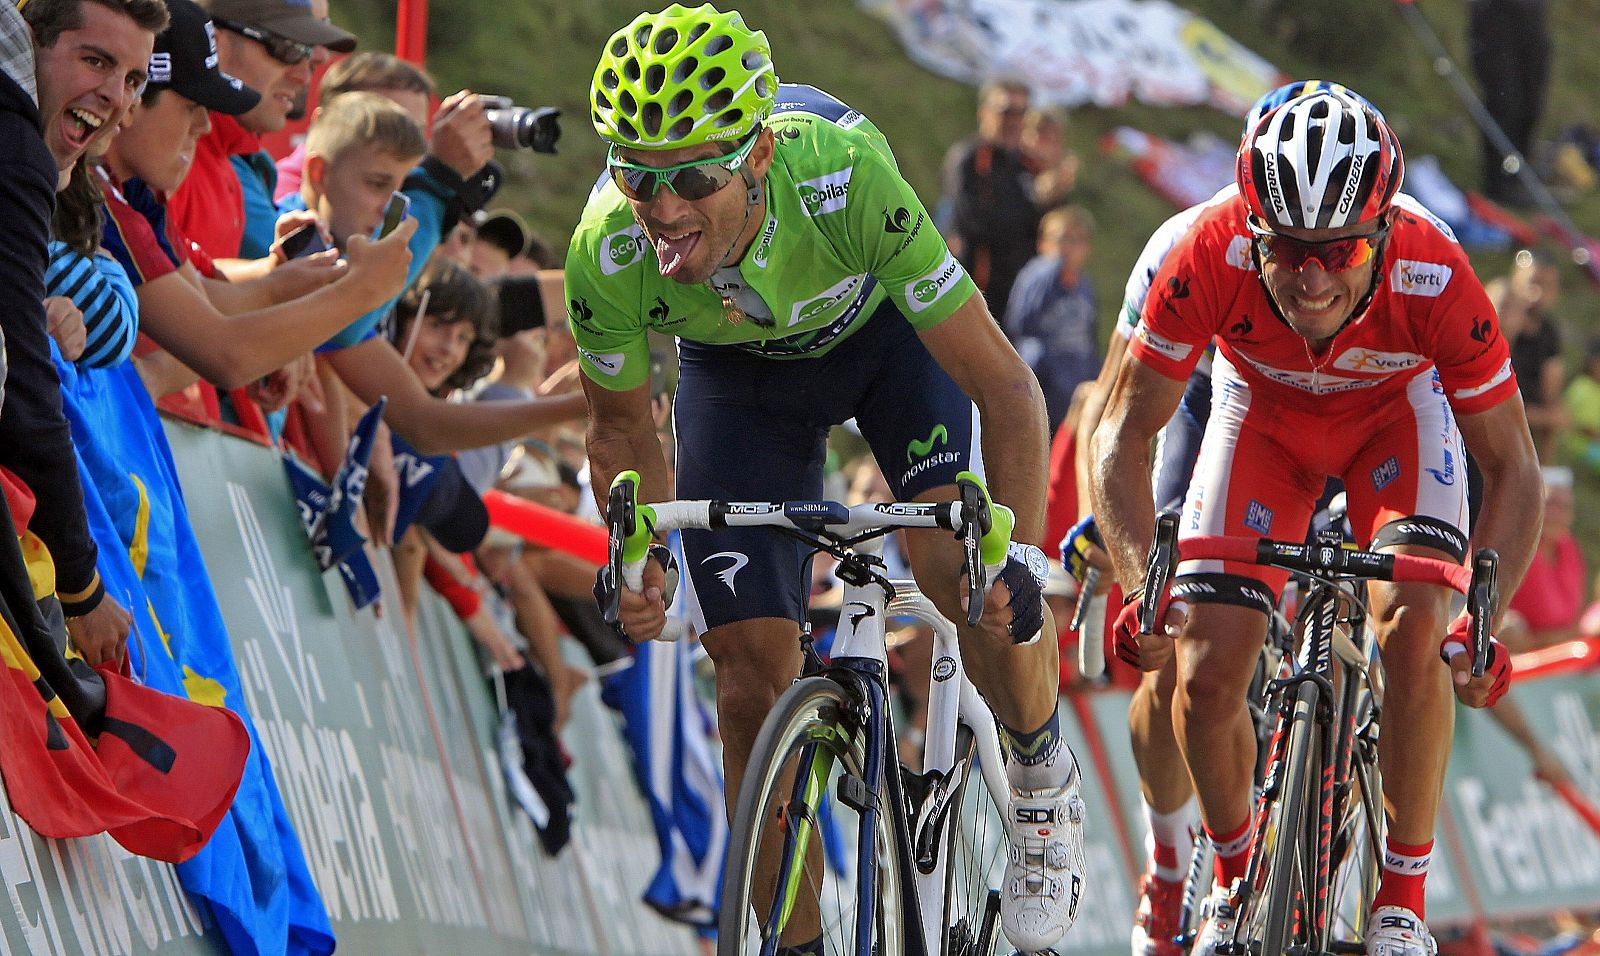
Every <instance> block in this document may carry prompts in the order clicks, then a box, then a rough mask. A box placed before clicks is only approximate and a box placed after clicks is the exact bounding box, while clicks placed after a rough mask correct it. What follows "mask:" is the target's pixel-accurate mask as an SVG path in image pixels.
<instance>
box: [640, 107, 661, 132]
mask: <svg viewBox="0 0 1600 956" xmlns="http://www.w3.org/2000/svg"><path fill="white" fill-rule="evenodd" d="M639 121H640V122H642V123H644V131H645V132H646V133H649V134H650V135H651V136H659V135H661V104H660V103H646V104H644V109H643V110H641V111H640V113H639Z"/></svg>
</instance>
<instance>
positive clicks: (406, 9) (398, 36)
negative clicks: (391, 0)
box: [394, 0, 428, 66]
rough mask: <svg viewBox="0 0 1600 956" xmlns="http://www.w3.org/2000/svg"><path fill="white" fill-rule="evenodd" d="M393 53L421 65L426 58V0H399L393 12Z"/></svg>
mask: <svg viewBox="0 0 1600 956" xmlns="http://www.w3.org/2000/svg"><path fill="white" fill-rule="evenodd" d="M394 55H395V56H397V57H399V58H400V59H402V60H406V61H408V62H411V63H415V64H416V65H418V66H421V65H422V64H423V62H424V61H425V60H427V58H428V0H400V7H399V9H398V10H397V11H396V12H395V24H394Z"/></svg>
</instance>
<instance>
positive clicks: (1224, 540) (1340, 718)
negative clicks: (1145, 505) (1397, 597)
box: [1140, 513, 1498, 956]
mask: <svg viewBox="0 0 1600 956" xmlns="http://www.w3.org/2000/svg"><path fill="white" fill-rule="evenodd" d="M1177 538H1178V519H1177V516H1176V515H1175V514H1171V513H1167V514H1163V515H1161V516H1160V517H1159V518H1158V519H1157V523H1156V537H1155V542H1154V544H1153V545H1152V547H1151V551H1150V557H1149V564H1148V569H1147V574H1146V579H1145V584H1146V591H1145V594H1144V597H1143V599H1142V604H1141V607H1140V626H1141V628H1142V629H1144V631H1145V633H1153V631H1154V628H1155V625H1156V623H1157V622H1156V614H1157V609H1158V607H1159V603H1160V597H1161V595H1162V594H1163V593H1164V592H1165V591H1166V588H1167V585H1168V584H1169V583H1170V581H1171V579H1172V575H1173V573H1174V570H1175V568H1176V567H1177V564H1178V562H1179V561H1180V560H1183V561H1190V560H1224V561H1238V562H1244V563H1250V564H1258V565H1264V566H1270V567H1278V568H1283V569H1285V570H1288V571H1290V572H1293V573H1297V574H1298V575H1300V576H1301V578H1302V580H1303V583H1304V584H1305V585H1307V587H1308V589H1307V590H1306V593H1305V594H1304V596H1303V597H1302V598H1301V601H1300V606H1299V609H1298V611H1297V612H1296V614H1295V619H1294V625H1293V628H1292V634H1293V636H1294V638H1295V644H1294V645H1293V646H1294V647H1296V648H1297V652H1296V653H1295V654H1292V655H1287V656H1285V657H1284V658H1283V659H1282V663H1281V666H1280V669H1279V671H1278V674H1277V676H1276V677H1274V678H1273V679H1271V680H1270V681H1268V682H1267V683H1266V701H1267V704H1268V706H1267V712H1268V713H1271V714H1274V715H1275V716H1276V723H1275V726H1274V731H1273V734H1272V737H1271V740H1270V742H1269V744H1268V747H1267V750H1266V755H1267V756H1266V761H1265V763H1264V764H1262V765H1261V766H1260V770H1259V772H1258V776H1257V785H1258V786H1259V788H1260V793H1259V796H1258V797H1257V799H1256V808H1255V814H1254V820H1255V832H1254V836H1253V838H1252V843H1251V850H1250V861H1249V865H1248V867H1247V869H1246V873H1245V876H1244V878H1243V879H1242V880H1240V881H1238V882H1236V883H1235V885H1234V886H1233V887H1232V888H1231V893H1230V899H1229V903H1230V905H1232V906H1234V907H1235V911H1236V912H1237V913H1238V914H1239V919H1238V921H1237V923H1236V925H1235V929H1234V935H1233V937H1232V939H1231V940H1229V941H1227V942H1225V943H1224V944H1223V946H1222V948H1221V949H1219V952H1220V953H1225V954H1229V956H1283V954H1290V956H1322V954H1329V953H1351V954H1360V953H1365V952H1366V949H1365V945H1364V942H1363V940H1364V937H1365V935H1366V929H1367V926H1366V923H1367V918H1368V916H1369V914H1370V912H1371V907H1372V900H1373V896H1374V894H1375V893H1376V892H1377V886H1378V880H1379V877H1380V875H1381V872H1382V869H1381V867H1382V860H1383V852H1384V840H1383V833H1384V831H1383V827H1384V817H1383V785H1382V779H1381V777H1380V775H1379V770H1378V734H1379V727H1380V723H1381V721H1380V718H1381V715H1382V710H1383V706H1382V705H1383V676H1382V665H1381V664H1380V662H1379V658H1378V654H1377V647H1376V639H1375V636H1374V633H1373V631H1372V629H1371V628H1370V627H1369V626H1368V621H1367V606H1366V596H1365V586H1364V585H1365V582H1366V581H1369V580H1383V581H1414V582H1421V583H1427V584H1437V585H1442V586H1444V587H1448V588H1451V589H1453V590H1455V591H1458V592H1461V593H1463V594H1466V595H1467V610H1468V612H1469V614H1470V615H1471V617H1472V638H1473V642H1472V648H1471V650H1472V655H1473V660H1472V673H1473V676H1475V677H1477V676H1482V674H1483V672H1484V668H1485V667H1486V665H1487V661H1488V653H1489V626H1490V620H1491V618H1492V616H1493V609H1494V607H1495V602H1496V599H1497V594H1496V589H1495V574H1496V568H1497V562H1498V558H1497V556H1496V555H1495V552H1494V551H1493V550H1490V549H1487V548H1485V549H1482V550H1480V551H1478V552H1477V553H1476V554H1475V555H1474V556H1473V561H1472V567H1471V569H1470V570H1469V569H1468V568H1466V567H1464V566H1462V565H1458V564H1453V563H1450V562H1448V561H1441V560H1437V559H1432V558H1425V557H1420V556H1415V555H1399V554H1380V553H1376V552H1371V551H1360V550H1353V549H1349V548H1345V547H1343V546H1342V545H1343V539H1342V537H1341V536H1340V535H1339V534H1338V533H1337V532H1332V533H1327V534H1323V535H1319V537H1318V538H1317V540H1316V541H1315V542H1314V543H1312V544H1305V543H1289V542H1282V541H1270V540H1266V539H1260V538H1248V537H1231V536H1226V537H1225V536H1213V537H1196V538H1189V539H1185V540H1184V541H1182V542H1179V541H1178V540H1177ZM1200 878H1204V879H1208V875H1207V876H1202V875H1201V874H1199V873H1197V872H1196V871H1195V870H1194V869H1193V868H1191V876H1190V879H1191V880H1195V879H1200ZM1194 895H1195V894H1193V893H1190V894H1189V896H1188V899H1190V900H1192V898H1193V896H1194ZM1200 895H1204V894H1200ZM1187 941H1188V942H1192V934H1191V935H1190V936H1189V938H1188V939H1187Z"/></svg>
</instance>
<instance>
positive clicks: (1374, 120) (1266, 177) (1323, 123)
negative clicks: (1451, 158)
mask: <svg viewBox="0 0 1600 956" xmlns="http://www.w3.org/2000/svg"><path fill="white" fill-rule="evenodd" d="M1235 175H1236V177H1237V180H1238V184H1239V193H1240V195H1242V196H1243V197H1244V201H1245V204H1246V205H1248V206H1249V208H1250V214H1251V215H1252V216H1254V217H1255V218H1256V220H1258V221H1259V223H1260V224H1261V225H1263V226H1265V227H1266V228H1268V229H1281V228H1284V227H1288V228H1293V229H1339V228H1342V227H1344V226H1349V225H1353V224H1355V223H1358V222H1365V221H1367V220H1369V219H1375V218H1377V217H1378V216H1381V215H1383V213H1385V212H1387V211H1388V209H1389V206H1390V204H1391V203H1393V202H1394V195H1395V193H1397V192H1399V191H1400V180H1401V179H1402V178H1403V177H1404V175H1405V159H1404V158H1403V157H1402V156H1401V154H1400V141H1399V140H1398V139H1396V138H1395V135H1394V131H1393V130H1391V129H1390V128H1389V124H1388V123H1386V122H1384V120H1383V118H1382V117H1381V116H1379V115H1378V114H1377V113H1376V112H1375V111H1374V110H1372V109H1371V108H1369V107H1367V106H1365V105H1364V104H1362V103H1361V102H1360V101H1359V100H1358V99H1357V98H1356V97H1354V96H1352V95H1350V94H1349V93H1347V92H1344V91H1342V90H1333V89H1328V90H1321V91H1319V92H1316V93H1311V94H1308V95H1306V96H1301V97H1298V98H1296V99H1293V100H1290V101H1289V102H1287V103H1285V104H1283V105H1282V106H1280V107H1278V108H1277V109H1275V110H1272V111H1271V112H1270V113H1267V114H1266V115H1265V116H1263V117H1261V119H1260V120H1258V121H1257V122H1256V125H1255V127H1254V128H1253V129H1251V130H1249V131H1248V132H1247V133H1246V135H1245V138H1244V142H1243V143H1242V144H1240V146H1239V161H1238V165H1237V167H1236V170H1235Z"/></svg>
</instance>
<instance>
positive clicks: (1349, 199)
mask: <svg viewBox="0 0 1600 956" xmlns="http://www.w3.org/2000/svg"><path fill="white" fill-rule="evenodd" d="M1366 165H1367V158H1366V157H1365V156H1355V157H1352V158H1351V160H1350V175H1349V176H1347V177H1345V184H1344V194H1343V195H1341V196H1340V197H1339V209H1338V212H1339V215H1341V216H1345V215H1348V214H1349V213H1350V207H1351V205H1353V204H1354V203H1355V201H1356V190H1357V189H1358V188H1359V187H1360V186H1361V170H1363V169H1365V168H1366Z"/></svg>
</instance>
